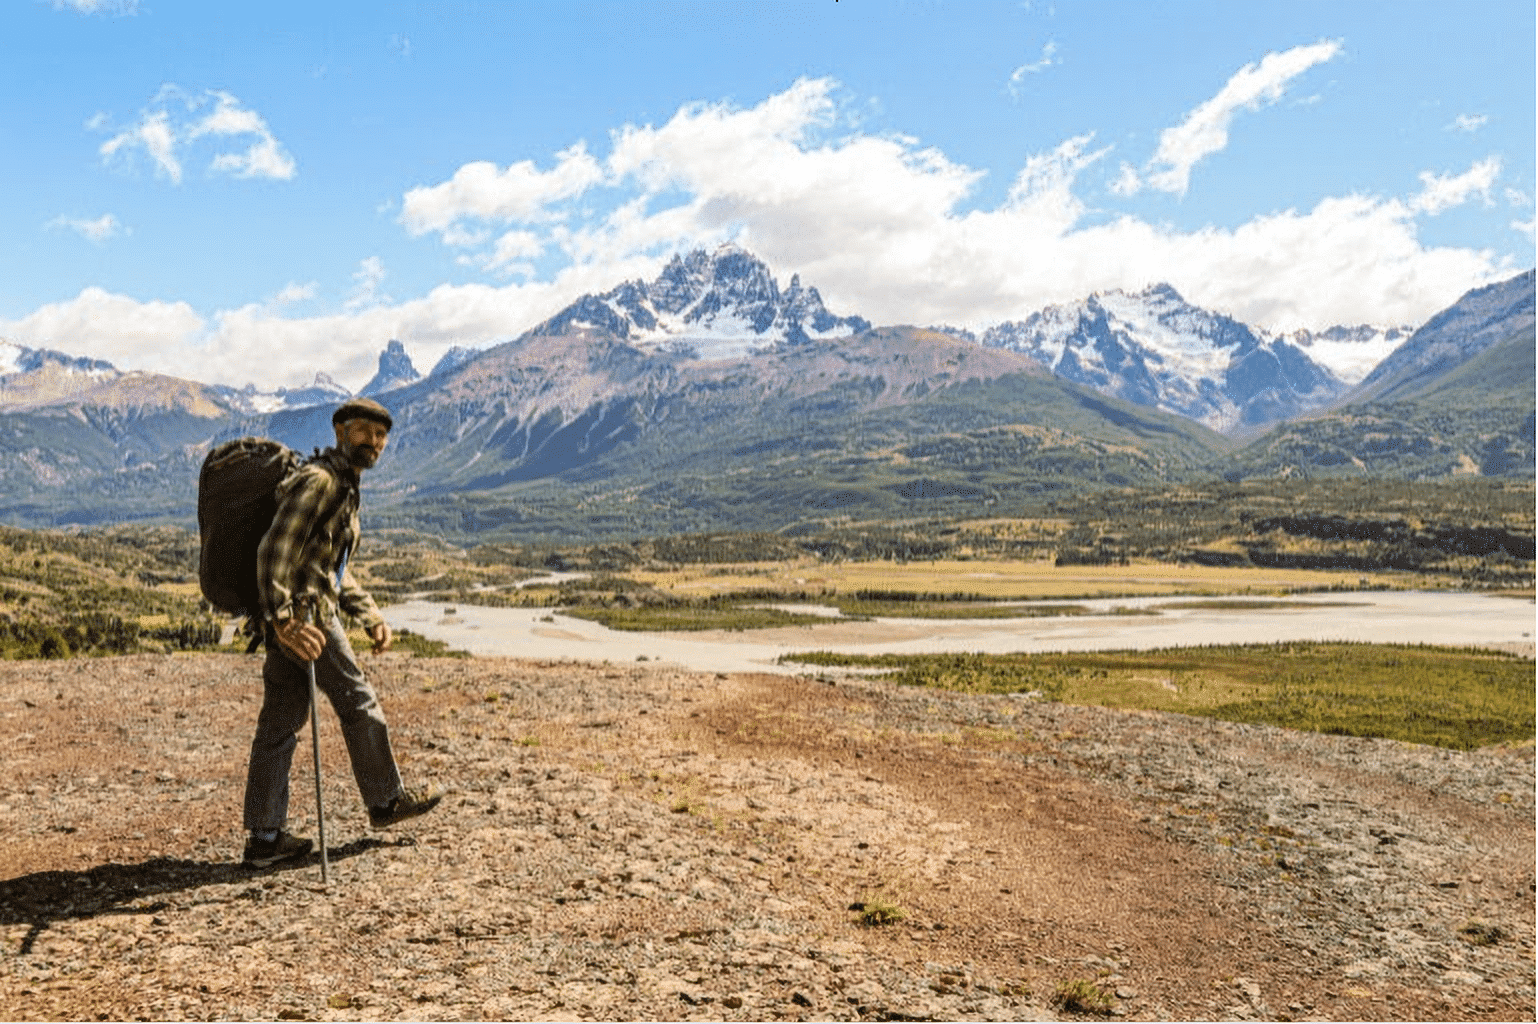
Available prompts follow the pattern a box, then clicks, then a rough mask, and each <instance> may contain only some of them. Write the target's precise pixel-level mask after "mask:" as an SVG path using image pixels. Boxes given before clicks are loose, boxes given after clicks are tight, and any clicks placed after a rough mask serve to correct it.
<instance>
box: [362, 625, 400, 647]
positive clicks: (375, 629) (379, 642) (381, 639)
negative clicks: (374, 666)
mask: <svg viewBox="0 0 1538 1024" xmlns="http://www.w3.org/2000/svg"><path fill="white" fill-rule="evenodd" d="M368 635H369V636H370V638H372V639H373V641H374V653H375V654H383V653H384V652H385V651H388V650H389V649H390V642H391V641H392V640H393V639H394V635H393V634H392V633H391V632H390V624H389V623H387V622H381V623H380V624H379V625H377V626H370V627H369V631H368Z"/></svg>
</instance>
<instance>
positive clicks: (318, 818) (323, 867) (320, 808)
mask: <svg viewBox="0 0 1538 1024" xmlns="http://www.w3.org/2000/svg"><path fill="white" fill-rule="evenodd" d="M317 611H318V609H317V608H316V606H315V605H314V603H311V605H310V608H309V612H308V613H307V614H308V619H309V621H310V623H311V624H312V625H317V626H318V625H319V622H318V621H317V620H318V619H319V615H318V614H317ZM304 664H305V668H306V669H308V670H309V673H310V753H311V756H312V757H313V759H314V762H315V822H316V826H315V827H316V835H317V837H318V839H319V840H320V881H321V884H322V885H330V884H331V859H330V857H329V855H328V854H327V853H326V802H325V800H324V799H323V798H322V797H321V787H320V695H319V694H318V693H317V692H316V689H317V688H316V685H315V662H313V661H307V662H305V663H304Z"/></svg>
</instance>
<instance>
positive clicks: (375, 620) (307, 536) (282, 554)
mask: <svg viewBox="0 0 1538 1024" xmlns="http://www.w3.org/2000/svg"><path fill="white" fill-rule="evenodd" d="M331 422H332V425H333V427H334V428H335V430H336V446H335V447H334V448H328V449H326V450H325V451H324V452H321V453H320V455H319V456H318V457H317V458H316V459H314V460H312V461H310V462H307V463H305V464H304V466H302V467H301V468H300V469H299V470H298V471H297V472H295V473H293V474H292V475H291V476H289V477H287V478H285V479H284V481H283V483H282V484H281V485H280V486H279V488H278V493H277V501H278V508H277V514H276V515H275V516H274V517H273V520H272V525H271V527H269V528H268V530H267V533H266V535H265V536H264V537H263V538H262V542H261V546H260V547H259V548H258V549H257V556H256V580H257V586H258V589H259V591H260V596H261V606H262V607H261V615H260V621H259V622H258V623H257V628H259V629H261V630H262V636H263V639H264V640H265V642H266V646H267V658H266V661H265V662H264V663H263V665H262V684H263V691H262V710H261V713H260V714H259V715H258V717H257V720H256V736H255V738H254V739H252V741H251V761H250V766H249V768H248V771H247V775H246V799H245V827H246V829H247V830H248V831H249V832H250V838H249V839H248V841H247V843H246V850H245V857H244V862H245V863H246V864H247V865H248V866H251V867H269V866H271V865H273V864H276V863H278V862H279V861H285V860H290V859H293V858H297V857H303V856H306V855H307V854H308V853H309V852H310V849H311V846H312V845H313V844H312V841H311V840H310V839H308V838H305V837H301V836H295V835H292V834H290V833H289V832H288V830H287V829H286V827H285V826H286V824H287V818H288V781H289V768H290V765H291V764H292V762H293V758H294V748H295V746H297V745H298V739H299V737H298V733H299V730H300V728H302V727H303V725H304V723H305V721H306V719H307V718H309V717H310V677H309V669H308V665H309V663H312V662H313V663H314V666H315V684H316V688H317V690H318V692H320V693H324V694H325V695H326V697H327V698H328V699H329V700H330V701H331V706H332V708H334V709H335V710H336V714H337V718H338V719H339V720H340V722H341V725H342V736H343V738H344V739H345V740H346V742H347V753H348V756H349V758H350V759H351V761H352V771H353V778H354V779H355V780H356V781H357V783H358V790H359V792H360V793H361V794H362V796H363V801H364V803H365V804H366V805H367V807H368V816H369V823H370V824H371V825H372V826H373V827H375V828H385V827H387V826H390V825H393V824H395V823H397V822H400V821H404V820H406V819H407V818H413V817H416V816H417V815H419V814H426V813H427V812H428V811H430V810H432V809H433V807H435V806H436V805H437V803H438V801H439V800H441V799H442V797H443V794H442V792H441V791H438V790H433V789H429V788H421V789H406V788H405V787H404V786H402V784H401V777H400V772H399V771H398V770H397V768H396V765H395V755H394V754H393V753H392V752H391V749H390V735H389V729H388V727H387V726H386V725H385V719H384V713H383V711H382V710H381V709H380V707H379V700H378V698H377V697H376V696H375V694H374V689H373V687H371V686H370V685H369V683H368V680H366V679H365V678H364V677H363V672H362V670H361V669H360V668H359V667H358V663H357V661H356V660H355V659H354V658H353V653H352V646H351V644H350V643H349V641H348V639H347V633H346V631H345V630H344V629H343V627H342V622H341V618H340V614H342V613H345V614H347V615H350V616H352V617H353V618H354V619H356V620H358V621H359V622H360V623H361V624H362V625H363V627H364V628H365V629H366V630H367V631H368V635H369V637H370V638H371V639H372V640H373V641H374V653H376V654H380V653H383V652H384V651H387V650H389V648H390V641H391V636H390V627H389V626H388V625H387V624H386V623H385V621H384V617H383V616H382V615H380V614H379V607H378V606H377V605H376V604H375V603H374V599H373V598H372V597H370V596H369V594H368V592H367V591H365V590H364V589H363V588H362V587H360V586H358V584H357V582H356V581H355V580H354V579H353V576H352V573H351V572H350V571H349V570H348V568H347V558H348V555H349V554H350V553H351V552H352V551H353V550H354V549H355V548H356V546H357V543H358V477H359V474H361V473H362V472H363V471H364V470H365V469H369V468H371V467H372V466H373V465H374V463H376V462H377V461H379V456H380V454H381V453H382V452H383V451H384V448H385V443H386V442H387V441H388V440H389V436H390V427H391V425H392V421H391V418H390V413H389V411H388V410H387V409H385V407H384V406H382V405H380V404H379V403H378V402H374V401H372V400H370V399H367V398H353V399H349V400H348V401H346V402H344V403H343V404H342V405H341V406H340V407H339V408H338V409H337V410H336V412H335V413H334V414H333V415H332V417H331Z"/></svg>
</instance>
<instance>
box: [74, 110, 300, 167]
mask: <svg viewBox="0 0 1538 1024" xmlns="http://www.w3.org/2000/svg"><path fill="white" fill-rule="evenodd" d="M105 124H106V119H105V117H104V116H103V115H100V114H98V115H97V116H96V117H93V118H92V119H91V121H90V122H88V123H87V127H88V128H90V129H92V130H99V129H101V128H103V127H105ZM139 151H142V152H143V153H144V155H146V156H147V157H149V159H150V161H151V163H152V164H153V165H154V167H155V173H156V174H157V175H158V176H163V177H165V178H168V179H169V180H170V181H171V183H172V184H180V183H181V181H182V174H183V172H182V168H183V162H184V160H183V155H184V154H188V153H192V152H195V153H197V154H198V155H199V156H200V157H201V156H206V157H207V159H208V169H209V170H210V171H214V172H219V173H226V174H232V175H234V176H235V177H237V178H273V179H277V180H280V181H287V180H289V179H291V178H293V177H294V176H295V174H297V173H298V167H297V165H296V164H295V162H294V158H293V157H292V156H290V155H289V153H288V152H287V150H285V149H284V148H283V145H282V144H281V143H280V142H279V141H278V140H277V138H276V137H275V136H274V135H273V133H272V130H271V129H270V128H268V126H267V122H266V121H265V120H264V119H263V118H262V117H261V115H259V114H257V113H256V112H255V111H253V110H250V109H247V108H246V107H244V106H242V105H241V102H240V100H238V99H236V98H235V97H234V96H231V95H230V94H229V93H227V92H221V91H219V90H212V89H211V90H208V91H206V92H204V93H202V94H193V93H189V92H187V91H185V90H183V89H181V88H179V87H177V86H175V85H167V86H164V87H163V88H161V90H160V91H159V92H158V93H157V94H156V95H155V98H154V99H153V100H152V101H151V102H150V105H149V106H148V107H147V108H146V109H145V110H143V111H142V112H141V113H140V115H139V119H138V121H137V122H135V123H134V124H132V125H129V126H128V127H127V128H123V129H121V130H119V131H117V132H116V133H115V134H114V135H113V136H112V137H111V138H109V139H108V140H107V141H106V142H103V143H102V144H101V147H100V149H99V152H100V154H101V156H102V159H103V160H106V161H109V162H110V161H113V160H122V159H126V158H128V157H129V156H130V155H131V154H133V153H135V152H139Z"/></svg>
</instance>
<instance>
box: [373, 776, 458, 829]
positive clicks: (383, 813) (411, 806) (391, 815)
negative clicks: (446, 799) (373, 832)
mask: <svg viewBox="0 0 1538 1024" xmlns="http://www.w3.org/2000/svg"><path fill="white" fill-rule="evenodd" d="M442 799H443V790H441V789H432V788H429V787H427V786H423V787H421V788H419V789H407V790H404V791H402V793H401V795H400V796H398V797H396V798H395V799H394V800H391V801H390V802H389V803H387V804H385V805H384V806H383V807H370V808H369V809H368V823H369V824H370V825H372V826H374V827H375V828H389V827H390V826H391V825H394V824H396V823H397V822H401V821H405V820H406V819H407V818H415V817H417V816H418V815H421V814H426V813H427V812H428V811H430V810H432V809H433V808H434V807H437V806H438V801H439V800H442Z"/></svg>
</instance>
